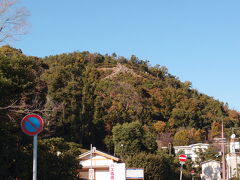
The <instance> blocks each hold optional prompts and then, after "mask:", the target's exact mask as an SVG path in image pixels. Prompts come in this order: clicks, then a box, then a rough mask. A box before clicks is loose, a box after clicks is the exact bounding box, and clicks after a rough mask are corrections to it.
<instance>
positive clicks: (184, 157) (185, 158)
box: [179, 154, 187, 162]
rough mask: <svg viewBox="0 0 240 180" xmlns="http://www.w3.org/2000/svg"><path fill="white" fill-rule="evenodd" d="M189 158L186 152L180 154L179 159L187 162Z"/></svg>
mask: <svg viewBox="0 0 240 180" xmlns="http://www.w3.org/2000/svg"><path fill="white" fill-rule="evenodd" d="M186 160H187V156H186V155H185V154H181V155H179V161H180V162H185V161H186Z"/></svg>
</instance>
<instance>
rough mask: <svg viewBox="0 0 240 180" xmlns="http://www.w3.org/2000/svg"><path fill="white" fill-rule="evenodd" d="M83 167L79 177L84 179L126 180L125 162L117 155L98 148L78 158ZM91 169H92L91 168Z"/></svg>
mask: <svg viewBox="0 0 240 180" xmlns="http://www.w3.org/2000/svg"><path fill="white" fill-rule="evenodd" d="M78 159H79V160H80V164H81V165H82V169H80V171H79V177H80V179H82V180H87V179H90V176H92V179H93V180H125V179H126V177H125V163H121V160H120V159H119V158H117V157H114V156H111V155H109V154H107V153H104V152H101V151H98V150H96V148H95V147H93V149H92V151H91V150H90V151H88V152H86V153H83V154H81V155H80V156H79V158H78ZM90 169H91V170H90Z"/></svg>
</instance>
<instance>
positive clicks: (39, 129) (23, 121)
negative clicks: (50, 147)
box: [21, 114, 44, 136]
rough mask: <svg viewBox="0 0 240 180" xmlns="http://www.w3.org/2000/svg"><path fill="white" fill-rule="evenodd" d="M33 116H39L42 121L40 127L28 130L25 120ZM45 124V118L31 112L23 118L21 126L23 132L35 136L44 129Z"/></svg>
mask: <svg viewBox="0 0 240 180" xmlns="http://www.w3.org/2000/svg"><path fill="white" fill-rule="evenodd" d="M31 117H34V118H37V119H38V120H39V123H40V127H39V128H38V129H37V131H35V132H30V131H28V130H27V129H26V128H25V126H24V124H25V122H26V121H27V120H28V119H29V118H31ZM43 125H44V121H43V119H42V118H41V117H40V116H39V115H37V114H29V115H27V116H25V117H24V118H23V120H22V121H21V128H22V130H23V132H24V133H25V134H27V135H29V136H35V135H37V134H39V133H40V132H41V131H42V130H43Z"/></svg>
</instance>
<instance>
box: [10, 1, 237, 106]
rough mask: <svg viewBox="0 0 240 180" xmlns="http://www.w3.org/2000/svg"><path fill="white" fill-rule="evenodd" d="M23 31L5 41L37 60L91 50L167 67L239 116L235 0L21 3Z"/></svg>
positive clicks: (182, 79)
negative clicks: (26, 27)
mask: <svg viewBox="0 0 240 180" xmlns="http://www.w3.org/2000/svg"><path fill="white" fill-rule="evenodd" d="M21 5H22V6H26V7H27V9H28V10H29V11H30V13H31V15H30V16H29V23H30V24H31V28H30V30H29V31H30V33H29V34H27V35H26V36H24V37H23V38H22V39H21V40H20V41H18V42H14V43H11V45H12V46H14V47H16V48H20V49H22V50H23V52H24V53H25V54H27V55H33V56H39V57H44V56H48V55H54V54H59V53H64V52H72V51H76V50H78V51H84V50H87V51H90V52H98V53H101V54H112V53H113V52H115V53H116V54H117V55H120V56H125V57H130V56H131V55H132V54H134V55H136V56H137V57H139V58H140V59H146V60H149V61H150V64H151V65H155V64H160V65H162V66H166V67H167V68H168V69H169V72H170V73H171V74H173V75H175V76H177V77H179V79H180V80H181V81H191V82H192V84H193V88H195V89H198V90H199V91H200V92H202V93H205V94H208V95H209V96H213V97H214V98H215V99H218V100H220V101H222V102H225V103H228V104H229V107H230V108H233V109H235V110H238V111H240V97H239V91H240V82H239V78H240V10H239V8H240V1H239V0H40V1H36V0H32V1H30V0H21Z"/></svg>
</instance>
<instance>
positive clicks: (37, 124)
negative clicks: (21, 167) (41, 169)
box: [21, 114, 44, 180]
mask: <svg viewBox="0 0 240 180" xmlns="http://www.w3.org/2000/svg"><path fill="white" fill-rule="evenodd" d="M43 124H44V123H43V119H42V118H41V117H40V116H38V115H36V114H29V115H27V116H25V117H24V118H23V120H22V122H21V128H22V131H23V132H24V133H25V134H27V135H29V136H33V180H37V135H38V134H39V133H40V132H41V131H42V130H43Z"/></svg>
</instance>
